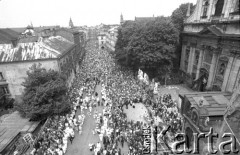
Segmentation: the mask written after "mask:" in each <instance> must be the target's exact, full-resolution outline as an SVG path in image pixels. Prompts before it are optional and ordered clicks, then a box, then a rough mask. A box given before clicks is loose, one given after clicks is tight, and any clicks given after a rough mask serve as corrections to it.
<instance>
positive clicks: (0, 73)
mask: <svg viewBox="0 0 240 155" xmlns="http://www.w3.org/2000/svg"><path fill="white" fill-rule="evenodd" d="M2 80H4V78H3V74H2V72H0V81H2Z"/></svg>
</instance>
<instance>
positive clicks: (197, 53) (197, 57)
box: [194, 50, 200, 66]
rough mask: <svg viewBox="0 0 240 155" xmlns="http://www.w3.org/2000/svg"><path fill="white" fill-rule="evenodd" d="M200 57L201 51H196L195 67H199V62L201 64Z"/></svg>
mask: <svg viewBox="0 0 240 155" xmlns="http://www.w3.org/2000/svg"><path fill="white" fill-rule="evenodd" d="M199 55H200V52H199V50H196V51H195V61H194V65H196V66H197V65H198V62H199Z"/></svg>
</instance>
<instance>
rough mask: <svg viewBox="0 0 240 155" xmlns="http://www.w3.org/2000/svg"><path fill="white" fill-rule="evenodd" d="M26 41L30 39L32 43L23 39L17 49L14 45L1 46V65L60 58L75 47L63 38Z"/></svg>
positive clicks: (54, 37) (55, 37)
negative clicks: (3, 63) (2, 63)
mask: <svg viewBox="0 0 240 155" xmlns="http://www.w3.org/2000/svg"><path fill="white" fill-rule="evenodd" d="M25 39H30V40H31V42H28V41H29V40H28V41H27V40H24V39H23V40H22V41H21V42H20V43H18V44H17V45H16V47H13V46H12V44H5V45H4V46H0V63H1V62H14V61H25V60H37V59H49V58H58V57H60V56H61V55H62V54H64V53H65V52H66V51H68V50H69V48H71V47H72V46H74V43H72V42H70V41H68V40H67V39H65V38H63V37H61V36H53V37H49V38H46V39H42V40H41V39H39V41H37V38H35V37H33V38H25ZM26 42H27V43H26Z"/></svg>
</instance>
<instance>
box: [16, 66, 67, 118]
mask: <svg viewBox="0 0 240 155" xmlns="http://www.w3.org/2000/svg"><path fill="white" fill-rule="evenodd" d="M27 75H28V77H27V78H26V79H25V81H24V82H23V83H22V85H23V86H24V87H25V89H24V94H23V97H22V102H20V103H16V104H15V107H16V109H17V110H18V111H20V112H21V113H22V114H23V115H24V116H26V117H29V118H31V120H42V119H45V118H47V117H49V116H52V115H56V114H63V113H66V112H68V111H69V110H70V108H71V104H70V101H69V99H68V97H67V90H68V89H67V86H66V78H65V77H64V76H62V75H61V74H59V73H58V72H57V71H54V70H51V69H50V70H48V71H47V70H46V69H45V68H42V67H41V64H38V65H37V64H34V65H33V66H32V67H30V70H29V71H27Z"/></svg>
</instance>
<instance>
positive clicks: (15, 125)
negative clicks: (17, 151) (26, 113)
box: [0, 111, 38, 152]
mask: <svg viewBox="0 0 240 155" xmlns="http://www.w3.org/2000/svg"><path fill="white" fill-rule="evenodd" d="M37 123H38V122H29V119H26V118H22V117H21V116H20V114H19V112H17V111H15V112H13V113H12V114H10V115H8V116H7V117H6V118H4V119H3V121H2V122H0V152H1V151H3V149H4V148H5V147H6V146H7V145H8V144H9V143H11V141H12V140H13V139H14V138H15V137H16V136H17V135H18V134H19V133H20V131H22V130H23V129H24V128H27V127H28V129H29V128H31V127H32V126H35V125H36V124H37Z"/></svg>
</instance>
